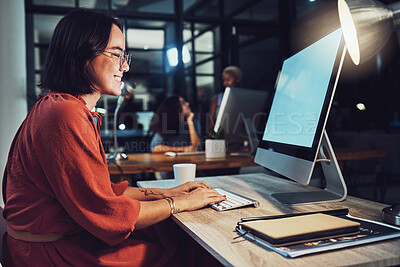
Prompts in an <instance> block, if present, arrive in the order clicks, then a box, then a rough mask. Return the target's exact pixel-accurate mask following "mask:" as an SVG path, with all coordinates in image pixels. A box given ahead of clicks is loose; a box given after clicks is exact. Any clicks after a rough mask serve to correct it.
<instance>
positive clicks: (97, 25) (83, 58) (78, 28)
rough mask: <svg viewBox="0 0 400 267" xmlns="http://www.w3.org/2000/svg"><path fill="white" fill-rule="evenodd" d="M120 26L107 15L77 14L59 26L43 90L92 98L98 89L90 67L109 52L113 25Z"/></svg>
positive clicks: (73, 13)
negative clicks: (90, 64) (86, 95)
mask: <svg viewBox="0 0 400 267" xmlns="http://www.w3.org/2000/svg"><path fill="white" fill-rule="evenodd" d="M113 24H115V25H117V26H118V27H119V28H120V29H121V30H122V25H121V24H120V22H119V21H118V20H116V19H114V18H112V17H109V16H107V15H105V14H102V13H98V12H94V11H90V10H82V9H81V10H77V11H73V12H71V13H69V14H68V15H66V16H65V17H64V18H62V19H61V20H60V22H59V23H58V24H57V26H56V28H55V30H54V33H53V37H52V39H51V43H50V47H49V51H48V53H47V58H46V62H45V64H44V66H43V70H42V76H41V78H40V83H39V86H40V87H41V88H42V89H47V90H51V91H55V92H63V93H69V94H72V95H83V94H91V93H93V92H94V91H95V90H96V89H95V88H94V86H93V84H92V81H91V80H90V78H89V77H90V75H89V71H88V67H89V65H88V64H87V63H88V62H90V61H91V60H93V59H94V58H95V57H96V56H99V55H100V54H101V53H103V51H104V50H105V49H106V48H107V44H108V41H109V39H110V32H111V27H112V25H113Z"/></svg>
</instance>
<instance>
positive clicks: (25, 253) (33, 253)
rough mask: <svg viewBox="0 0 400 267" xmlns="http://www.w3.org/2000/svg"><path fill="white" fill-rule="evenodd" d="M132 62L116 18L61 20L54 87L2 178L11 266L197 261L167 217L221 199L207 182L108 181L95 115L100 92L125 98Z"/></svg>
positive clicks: (52, 65) (82, 14)
mask: <svg viewBox="0 0 400 267" xmlns="http://www.w3.org/2000/svg"><path fill="white" fill-rule="evenodd" d="M129 63H130V56H129V54H128V53H127V52H126V49H125V39H124V35H123V33H122V31H121V25H120V23H119V22H118V21H117V20H115V19H114V18H111V17H108V16H106V15H103V14H100V13H96V12H92V11H87V10H78V11H75V12H73V13H70V14H68V15H67V16H65V17H64V18H63V19H61V20H60V22H59V23H58V25H57V27H56V28H55V31H54V35H53V38H52V41H51V44H50V47H49V50H48V55H47V61H46V63H45V65H44V68H43V71H42V77H41V82H40V86H41V87H42V88H44V89H47V90H50V92H49V93H48V94H46V95H45V96H43V97H42V98H40V99H39V100H38V101H37V103H36V104H35V105H34V106H33V107H32V109H31V110H30V111H29V113H28V115H27V117H26V119H25V121H24V122H23V123H22V125H21V127H20V128H19V130H18V132H17V134H16V136H15V138H14V141H13V143H12V145H11V148H10V153H9V156H8V161H7V165H6V170H5V174H4V177H3V198H4V203H5V207H4V212H3V216H4V217H5V219H6V222H7V235H6V236H5V238H6V240H7V243H8V244H7V246H6V247H4V246H3V249H5V251H4V254H3V260H4V261H3V262H2V263H3V264H4V266H188V265H193V263H194V262H197V260H199V259H198V258H196V259H193V258H190V256H189V255H196V254H197V251H198V249H199V247H195V245H194V244H195V242H194V241H190V238H187V237H185V235H184V233H182V232H179V231H178V228H177V226H176V225H175V224H174V223H173V222H172V220H166V219H167V218H169V217H170V216H171V214H173V213H177V212H182V211H190V210H196V209H199V208H202V207H204V206H207V205H208V204H210V203H213V202H218V201H222V200H224V197H222V196H221V195H220V194H219V193H217V192H216V191H215V190H212V189H211V188H210V187H209V186H208V185H207V184H206V183H204V182H190V183H186V184H183V185H181V186H178V187H175V188H171V189H139V188H133V187H129V186H128V183H127V182H122V183H119V184H115V183H112V182H111V181H110V176H109V173H108V168H107V162H106V157H105V154H104V149H103V146H102V144H101V139H100V130H99V127H100V122H101V117H100V116H99V115H98V113H96V112H92V111H93V109H94V107H95V105H96V102H97V101H98V100H99V98H100V96H101V95H103V94H107V95H114V96H118V95H119V94H121V85H122V82H121V78H122V76H123V74H124V73H125V72H127V71H128V70H129ZM185 238H186V239H185ZM188 242H193V243H188ZM3 244H4V243H3ZM182 248H184V250H181V249H182ZM188 248H192V249H193V250H196V251H190V249H189V250H188ZM182 251H185V252H182ZM191 252H193V253H191ZM200 252H201V251H200ZM200 255H201V257H200V260H204V261H208V260H211V261H212V260H213V258H212V257H210V258H207V255H208V254H207V253H204V254H201V253H200ZM200 265H201V263H200Z"/></svg>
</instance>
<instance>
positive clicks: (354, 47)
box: [338, 0, 360, 65]
mask: <svg viewBox="0 0 400 267" xmlns="http://www.w3.org/2000/svg"><path fill="white" fill-rule="evenodd" d="M338 9H339V19H340V24H341V25H342V31H343V36H344V40H345V41H346V46H347V50H348V51H349V54H350V57H351V59H352V60H353V62H354V64H356V65H358V64H360V48H359V44H358V39H357V30H356V26H355V25H354V21H353V18H352V16H351V12H350V8H349V6H348V5H347V3H346V2H345V0H339V2H338Z"/></svg>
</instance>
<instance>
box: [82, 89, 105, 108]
mask: <svg viewBox="0 0 400 267" xmlns="http://www.w3.org/2000/svg"><path fill="white" fill-rule="evenodd" d="M100 96H101V95H100V93H98V92H94V93H93V94H87V95H81V97H82V99H83V100H85V102H86V107H87V108H88V109H89V110H90V111H93V109H94V107H95V106H96V103H97V101H98V100H99V99H100Z"/></svg>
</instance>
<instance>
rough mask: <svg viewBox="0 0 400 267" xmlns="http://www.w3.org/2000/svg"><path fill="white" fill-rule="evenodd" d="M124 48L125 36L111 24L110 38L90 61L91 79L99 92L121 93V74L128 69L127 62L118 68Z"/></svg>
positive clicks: (108, 93)
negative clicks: (99, 53)
mask: <svg viewBox="0 0 400 267" xmlns="http://www.w3.org/2000/svg"><path fill="white" fill-rule="evenodd" d="M124 50H125V38H124V35H123V33H122V31H121V30H120V29H119V28H118V27H117V26H116V25H115V24H113V25H112V28H111V33H110V40H109V41H108V45H107V48H106V50H105V51H104V52H103V53H102V54H101V55H99V56H97V57H95V58H94V59H93V60H92V62H91V63H90V66H91V68H90V72H91V80H92V82H93V85H94V86H95V88H96V89H97V90H98V92H100V94H102V95H103V94H107V95H115V96H118V95H120V94H121V86H122V81H121V79H122V76H123V74H124V72H127V71H129V66H128V64H127V63H125V64H124V66H123V67H122V68H120V63H119V62H120V59H119V58H118V56H119V55H121V54H122V52H123V51H124Z"/></svg>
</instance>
